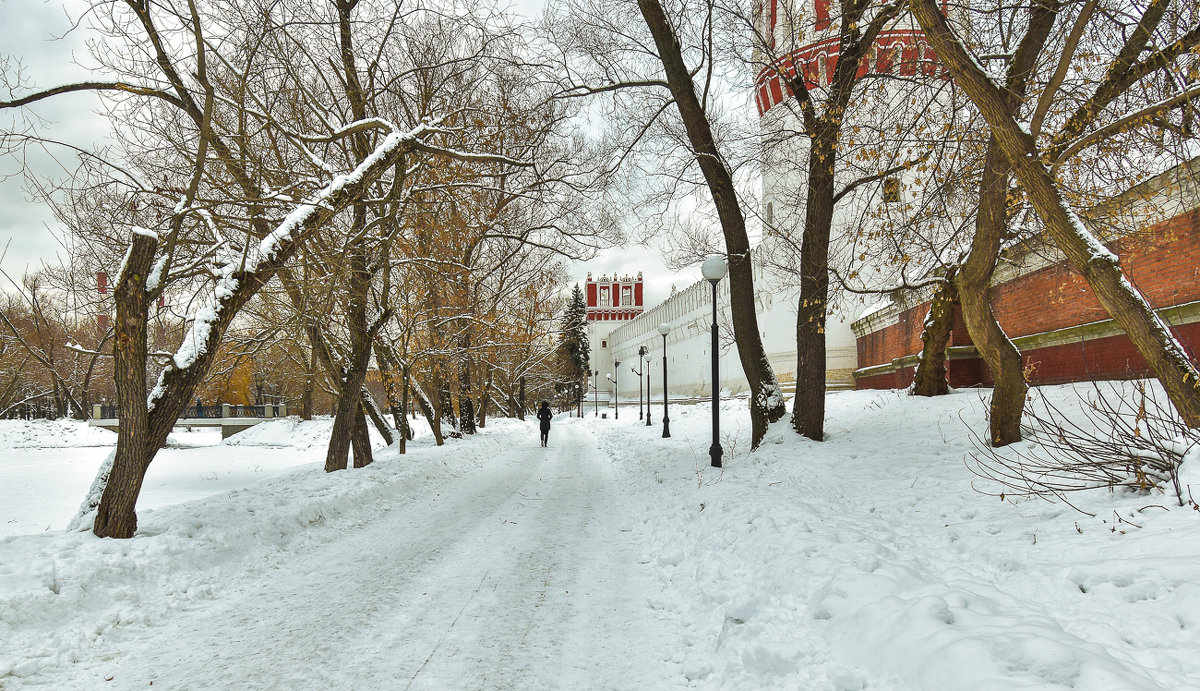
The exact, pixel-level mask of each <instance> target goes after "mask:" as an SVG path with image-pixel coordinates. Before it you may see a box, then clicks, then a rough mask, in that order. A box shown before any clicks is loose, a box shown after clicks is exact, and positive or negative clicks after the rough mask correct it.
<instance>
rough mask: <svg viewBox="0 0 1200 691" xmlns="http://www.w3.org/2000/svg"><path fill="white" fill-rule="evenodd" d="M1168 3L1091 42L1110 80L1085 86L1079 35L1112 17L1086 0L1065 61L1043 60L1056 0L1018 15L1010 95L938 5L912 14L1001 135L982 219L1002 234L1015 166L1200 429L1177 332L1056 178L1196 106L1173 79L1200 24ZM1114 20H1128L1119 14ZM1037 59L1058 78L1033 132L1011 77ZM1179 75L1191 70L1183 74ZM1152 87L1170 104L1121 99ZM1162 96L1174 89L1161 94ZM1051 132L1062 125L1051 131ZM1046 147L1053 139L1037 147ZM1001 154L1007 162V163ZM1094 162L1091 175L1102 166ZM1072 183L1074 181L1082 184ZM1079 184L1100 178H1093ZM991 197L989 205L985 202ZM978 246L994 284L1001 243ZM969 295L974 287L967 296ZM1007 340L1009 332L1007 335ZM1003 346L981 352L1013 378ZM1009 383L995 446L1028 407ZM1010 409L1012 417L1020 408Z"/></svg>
mask: <svg viewBox="0 0 1200 691" xmlns="http://www.w3.org/2000/svg"><path fill="white" fill-rule="evenodd" d="M1169 7H1170V2H1169V0H1153V1H1152V2H1150V3H1149V4H1148V5H1147V7H1146V8H1144V9H1140V10H1139V12H1138V13H1137V14H1136V15H1134V16H1135V20H1134V22H1133V24H1132V26H1131V27H1127V28H1120V27H1119V28H1118V31H1117V32H1116V35H1118V36H1120V37H1121V39H1120V40H1118V41H1113V40H1112V36H1111V35H1108V36H1106V37H1104V38H1102V39H1099V40H1095V42H1094V44H1093V46H1094V47H1095V48H1096V49H1097V51H1100V50H1104V51H1106V52H1100V53H1099V54H1100V55H1104V56H1105V57H1104V58H1103V60H1104V61H1105V62H1102V63H1101V64H1102V65H1103V76H1102V77H1100V78H1099V79H1095V80H1088V81H1085V82H1083V83H1082V84H1072V83H1070V82H1069V81H1068V80H1067V75H1068V73H1069V72H1070V67H1071V65H1072V61H1073V60H1077V59H1081V57H1080V55H1079V54H1078V53H1077V52H1076V51H1077V50H1078V48H1079V45H1080V40H1081V37H1082V36H1083V35H1084V34H1085V32H1086V31H1088V30H1089V27H1090V26H1094V23H1096V22H1098V19H1099V18H1100V17H1101V16H1104V13H1095V10H1096V3H1092V2H1089V3H1085V5H1084V7H1083V11H1082V12H1081V14H1079V15H1077V18H1076V21H1075V23H1074V25H1073V26H1072V28H1071V30H1070V31H1069V33H1067V34H1066V38H1065V48H1064V50H1063V51H1062V52H1061V53H1060V54H1059V56H1058V57H1057V59H1054V58H1053V57H1047V56H1044V55H1042V51H1043V48H1044V46H1045V45H1046V42H1047V40H1046V37H1047V36H1048V35H1049V32H1050V30H1051V28H1052V27H1053V26H1054V23H1055V21H1056V19H1058V18H1059V17H1061V16H1062V12H1061V6H1060V4H1058V3H1054V2H1049V1H1046V2H1034V3H1032V4H1030V5H1028V6H1021V7H1019V8H1013V9H1011V10H1009V12H1014V13H1015V12H1018V11H1022V10H1023V11H1026V12H1028V18H1027V19H1024V18H1023V21H1024V25H1025V26H1026V27H1027V28H1026V31H1025V34H1024V35H1025V39H1023V40H1022V44H1021V47H1020V48H1018V52H1017V54H1016V55H1015V57H1014V59H1013V60H1012V68H1010V70H1009V72H1008V74H1009V83H1008V85H1007V87H1006V90H1002V89H1000V88H998V87H997V86H996V85H995V84H994V83H993V82H992V80H991V79H990V77H989V76H988V75H987V74H986V73H985V72H984V71H983V70H982V69H981V68H980V66H979V62H978V60H976V59H974V58H973V57H971V56H970V55H969V54H968V52H967V49H966V48H965V46H964V44H963V43H962V41H961V40H960V39H959V37H958V36H957V35H956V34H955V32H954V30H953V29H952V28H951V26H950V25H949V24H948V22H947V20H946V18H945V17H944V16H943V15H942V14H941V13H940V11H939V10H938V9H937V7H936V6H935V5H934V4H933V3H929V2H925V1H924V0H914V1H913V3H912V10H913V13H914V15H915V16H916V18H917V20H918V21H919V22H920V23H921V26H922V28H923V29H924V30H925V32H926V34H927V36H928V37H929V40H930V42H931V43H932V44H933V45H934V46H935V48H936V49H937V53H938V55H939V57H940V59H941V60H942V61H943V62H944V64H945V65H946V66H947V67H948V68H949V70H950V72H951V74H952V75H953V76H954V79H955V81H956V82H958V83H959V84H960V85H961V86H962V88H963V90H964V91H965V92H966V93H967V95H968V96H969V97H970V98H971V100H972V101H973V102H974V103H975V105H976V106H977V107H978V109H979V111H980V113H981V114H982V116H983V117H984V119H985V120H986V121H987V123H988V125H989V127H990V129H991V134H992V137H993V138H994V149H993V150H994V153H993V154H991V155H990V156H989V160H988V164H987V167H986V168H985V179H984V186H985V187H984V189H985V190H991V191H990V192H989V196H988V197H987V198H986V199H988V200H991V201H990V202H989V206H988V207H987V208H986V209H984V208H981V212H980V216H981V217H985V216H987V217H988V218H990V219H993V220H986V219H985V221H984V222H985V223H987V224H988V225H989V227H990V228H991V229H994V228H996V227H1001V228H1002V227H1003V223H1004V221H1003V219H1004V217H1005V214H1006V211H1007V209H1006V207H1005V206H1004V203H1003V202H1004V200H1003V199H1002V195H1001V192H1000V190H1004V193H1005V194H1007V185H1006V184H1005V180H1006V179H1007V166H1011V170H1012V172H1013V174H1014V175H1015V176H1016V179H1017V180H1018V181H1019V182H1020V184H1021V187H1022V190H1023V193H1024V194H1025V195H1026V196H1027V198H1028V202H1029V204H1030V205H1031V206H1032V208H1033V209H1034V210H1035V211H1036V213H1037V215H1038V217H1039V218H1040V219H1041V221H1042V223H1043V225H1044V227H1045V231H1046V233H1047V234H1048V236H1049V237H1050V238H1051V239H1052V241H1053V242H1054V244H1055V245H1056V246H1057V247H1058V248H1059V249H1060V250H1061V251H1062V252H1063V253H1064V254H1065V255H1066V257H1067V259H1068V260H1069V261H1070V263H1071V265H1072V266H1073V267H1074V268H1075V269H1076V270H1077V271H1079V272H1080V273H1081V274H1082V275H1083V276H1084V278H1085V279H1086V280H1087V281H1088V283H1089V285H1090V286H1091V288H1092V290H1093V292H1094V293H1095V294H1096V296H1097V298H1098V299H1099V300H1100V302H1101V304H1103V305H1104V307H1105V309H1106V310H1108V311H1109V313H1110V314H1111V315H1112V316H1113V318H1114V319H1115V320H1116V321H1117V323H1119V324H1120V325H1121V326H1122V328H1123V329H1124V330H1125V332H1126V334H1127V335H1128V336H1129V338H1130V339H1131V341H1133V343H1134V345H1135V346H1136V347H1137V348H1138V351H1139V352H1140V353H1141V354H1142V356H1143V358H1144V359H1145V360H1146V362H1147V363H1148V364H1149V366H1150V368H1151V369H1152V371H1154V372H1155V375H1156V376H1157V377H1158V378H1159V380H1160V381H1161V382H1162V383H1163V386H1164V388H1165V389H1166V391H1167V394H1168V396H1169V397H1170V399H1171V401H1172V403H1173V404H1174V405H1175V406H1176V407H1177V409H1178V410H1179V412H1180V414H1181V416H1182V417H1183V419H1184V420H1185V421H1186V422H1187V423H1188V424H1189V425H1191V426H1193V427H1194V426H1197V425H1200V390H1198V387H1200V382H1198V380H1197V377H1198V376H1200V374H1198V373H1197V371H1196V368H1195V366H1194V365H1193V364H1192V363H1191V362H1190V360H1189V359H1188V357H1187V355H1186V354H1185V353H1184V351H1183V349H1182V347H1181V346H1180V345H1179V343H1178V341H1176V340H1175V338H1174V337H1173V336H1172V335H1171V331H1170V328H1169V326H1168V325H1167V324H1165V323H1164V322H1163V321H1162V320H1161V319H1159V318H1158V317H1157V315H1155V314H1154V312H1153V310H1152V309H1151V308H1150V306H1149V304H1148V303H1147V302H1146V301H1145V299H1144V298H1143V297H1142V296H1141V294H1140V293H1139V292H1138V291H1137V290H1136V288H1134V287H1133V286H1132V285H1131V284H1130V283H1129V281H1128V280H1127V279H1126V278H1125V276H1124V274H1123V272H1122V271H1121V269H1120V265H1119V261H1118V258H1117V257H1116V255H1115V254H1113V253H1112V252H1110V251H1109V250H1107V249H1106V248H1105V247H1104V246H1103V245H1102V244H1101V243H1100V242H1099V240H1097V238H1096V237H1095V236H1094V235H1093V234H1092V233H1091V232H1090V231H1089V230H1088V229H1087V228H1086V227H1085V225H1084V223H1083V222H1082V221H1081V219H1080V216H1079V215H1078V214H1077V213H1076V212H1075V210H1074V209H1073V208H1072V207H1071V205H1070V204H1069V203H1068V202H1067V200H1066V198H1065V197H1064V194H1063V183H1062V182H1060V180H1059V179H1056V173H1057V174H1058V175H1059V176H1061V175H1062V170H1061V166H1063V165H1064V164H1065V163H1068V162H1070V161H1071V160H1072V159H1073V158H1075V157H1077V156H1078V155H1079V154H1080V153H1081V152H1083V151H1086V150H1087V149H1088V148H1089V147H1094V146H1095V145H1096V144H1097V143H1099V142H1100V141H1102V140H1103V139H1104V138H1105V137H1113V136H1118V135H1120V134H1122V133H1126V132H1129V131H1131V130H1134V129H1136V128H1137V127H1138V126H1139V125H1141V124H1143V123H1148V122H1149V123H1154V122H1158V123H1160V124H1159V126H1160V127H1161V123H1162V122H1163V119H1164V118H1165V117H1167V116H1168V115H1169V114H1170V113H1172V112H1174V111H1177V110H1181V109H1182V110H1187V109H1190V108H1191V103H1192V102H1193V101H1194V100H1195V99H1196V98H1197V97H1198V96H1200V89H1196V88H1194V87H1191V86H1189V85H1188V84H1187V82H1186V81H1179V80H1175V79H1173V78H1172V77H1171V75H1172V74H1177V73H1180V67H1179V65H1180V63H1186V61H1188V60H1190V59H1192V58H1191V57H1190V55H1189V52H1190V51H1191V50H1192V49H1193V48H1194V46H1195V45H1197V41H1200V23H1197V20H1196V18H1195V17H1190V18H1189V16H1188V15H1187V13H1186V12H1178V11H1176V12H1174V13H1168V12H1167V10H1168V8H1169ZM1110 16H1118V17H1121V16H1125V15H1124V14H1123V13H1116V14H1113V15H1110ZM1168 16H1173V17H1174V25H1173V26H1171V25H1165V24H1163V23H1162V21H1163V19H1164V18H1165V17H1168ZM1118 23H1119V22H1118ZM1105 29H1106V27H1100V28H1098V29H1095V31H1100V32H1105ZM1114 47H1115V50H1114ZM1039 59H1041V60H1045V62H1046V63H1048V64H1049V65H1052V66H1053V70H1052V72H1051V76H1050V77H1049V79H1048V80H1047V82H1046V87H1045V88H1044V89H1043V91H1042V93H1041V95H1040V97H1039V98H1038V100H1037V103H1036V104H1035V107H1034V110H1033V113H1032V115H1031V125H1030V127H1029V128H1026V129H1022V128H1021V126H1019V125H1018V124H1017V117H1018V114H1017V111H1016V109H1017V106H1018V105H1019V104H1020V102H1021V98H1022V95H1023V94H1022V92H1023V88H1018V89H1016V90H1015V91H1014V89H1013V88H1012V87H1013V86H1014V81H1015V82H1016V85H1017V86H1020V83H1021V82H1022V81H1024V80H1025V79H1026V76H1025V75H1026V74H1027V73H1028V71H1029V70H1031V69H1032V68H1033V67H1034V65H1035V64H1036V62H1037V61H1038V60H1039ZM1183 73H1185V74H1186V70H1184V71H1183ZM1159 77H1165V79H1158V78H1159ZM1147 85H1153V86H1156V87H1158V89H1157V93H1158V94H1159V95H1160V96H1165V98H1156V99H1154V100H1153V101H1151V102H1149V103H1147V102H1145V101H1144V100H1143V101H1141V103H1138V99H1137V98H1136V97H1135V98H1133V99H1123V98H1122V96H1124V95H1127V94H1129V93H1130V92H1131V90H1132V89H1134V88H1135V87H1139V86H1140V87H1145V86H1147ZM1068 87H1070V88H1068ZM1154 91H1155V90H1154V89H1151V90H1149V91H1148V92H1147V91H1143V92H1141V93H1139V94H1138V96H1142V97H1143V98H1144V96H1145V95H1146V93H1154ZM1164 91H1166V92H1167V93H1165V94H1164V93H1163V92H1164ZM1063 94H1069V95H1070V96H1071V97H1073V98H1072V100H1071V101H1069V102H1071V103H1072V104H1073V105H1072V106H1071V107H1072V108H1073V110H1067V111H1066V112H1062V111H1061V110H1060V112H1059V113H1055V112H1054V111H1052V105H1051V104H1053V103H1054V102H1055V100H1056V99H1058V98H1059V97H1060V95H1063ZM1059 107H1060V108H1061V105H1060V106H1059ZM1048 115H1049V116H1050V117H1049V118H1048V117H1047V116H1048ZM1053 124H1057V125H1058V127H1057V128H1054V127H1049V126H1048V125H1053ZM1055 129H1057V131H1055ZM1039 139H1040V140H1041V141H1043V142H1045V143H1044V144H1041V143H1039ZM1001 155H1002V156H1003V159H1005V161H1001V160H1000V156H1001ZM1089 163H1090V164H1091V165H1092V166H1093V167H1095V163H1094V161H1092V162H1089ZM1085 165H1087V164H1085ZM1076 177H1077V179H1078V177H1079V176H1076ZM1083 177H1094V176H1088V175H1087V174H1086V173H1085V174H1084V175H1083ZM983 199H984V198H982V197H981V203H982V200H983ZM987 232H989V233H990V232H991V230H990V229H989V230H987ZM978 248H979V254H980V256H981V257H982V258H981V259H980V261H978V262H974V266H973V268H978V269H979V271H978V272H975V273H973V274H972V276H971V278H970V279H968V280H971V281H975V280H976V275H975V274H976V273H986V277H990V272H991V270H992V266H993V265H994V261H995V260H994V257H995V253H997V252H998V250H999V240H998V238H990V237H989V238H988V239H987V240H986V241H983V240H981V241H980V242H979V243H978ZM993 248H994V250H993ZM989 259H990V261H989ZM975 289H976V286H972V287H971V290H972V291H973V290H975ZM966 299H967V291H964V300H966ZM979 311H981V312H982V311H983V310H979ZM977 321H979V322H980V324H979V326H984V327H986V326H988V324H986V323H984V322H989V321H990V322H993V323H994V318H992V319H990V320H989V319H987V318H986V315H983V318H981V319H978V320H977ZM993 331H994V330H993ZM999 335H1000V336H1002V335H1003V334H1002V332H1001V333H1000V334H999ZM972 336H973V338H980V336H982V332H981V334H980V336H977V335H976V333H975V332H974V331H973V332H972ZM980 340H982V339H981V338H980ZM1006 341H1007V339H1003V340H1002V341H1001V340H997V341H994V342H987V341H984V342H983V346H984V348H990V349H993V350H994V351H997V352H998V351H999V350H1004V351H1006V352H1008V353H1009V354H1008V356H1007V357H1006V358H1005V362H1003V363H1002V362H1001V360H999V359H997V361H996V362H995V363H993V362H991V361H989V366H994V367H996V368H1006V369H1004V370H1002V371H1007V372H1008V373H1009V374H1010V375H1011V373H1012V368H1013V366H1014V365H1015V364H1017V362H1019V360H1016V361H1014V358H1013V357H1012V354H1011V353H1012V351H1011V350H1009V349H1006V348H1004V346H1003V343H1004V342H1006ZM977 342H978V341H977ZM985 357H990V356H988V355H985ZM993 371H994V372H995V371H996V370H995V369H994V370H993ZM1008 378H1010V377H1006V380H1007V379H1008ZM1011 378H1012V379H1013V381H1014V385H1013V386H1012V387H1011V388H1013V389H1015V391H1010V392H1007V394H1006V396H1005V398H1006V399H1007V400H1008V401H1009V404H1007V405H1005V404H1002V411H1001V412H1002V413H1003V415H1002V416H1001V419H1000V421H999V423H998V424H999V425H1000V428H997V426H996V424H997V423H994V425H993V443H994V444H998V445H999V444H1004V443H1009V442H1011V441H1013V440H1015V439H1019V438H1020V430H1019V419H1020V412H1019V411H1020V407H1021V406H1020V404H1017V402H1016V399H1017V396H1018V395H1019V397H1020V399H1021V401H1022V402H1023V398H1024V386H1025V384H1024V380H1023V378H1022V379H1021V380H1019V381H1017V379H1016V377H1011ZM998 383H999V379H998ZM998 389H999V387H998ZM1014 405H1015V406H1016V412H1014V411H1013V406H1014ZM996 406H997V401H995V400H993V410H994V411H995V409H996Z"/></svg>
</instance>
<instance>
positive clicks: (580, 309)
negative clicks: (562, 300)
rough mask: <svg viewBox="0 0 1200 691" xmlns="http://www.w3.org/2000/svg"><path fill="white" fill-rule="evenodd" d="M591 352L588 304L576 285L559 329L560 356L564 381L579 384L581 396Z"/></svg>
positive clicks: (578, 390)
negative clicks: (588, 332) (588, 331)
mask: <svg viewBox="0 0 1200 691" xmlns="http://www.w3.org/2000/svg"><path fill="white" fill-rule="evenodd" d="M591 352H592V347H591V344H590V343H588V334H587V304H586V303H585V302H584V301H583V291H582V290H580V289H579V284H578V283H576V284H575V290H574V291H572V293H571V301H570V302H569V303H567V309H566V310H565V311H564V312H563V316H562V322H561V324H560V327H559V341H558V355H559V361H560V366H561V368H562V370H561V371H562V373H563V380H564V381H565V382H569V383H571V384H577V385H578V389H577V390H576V391H577V392H578V393H579V394H582V393H583V390H584V386H586V382H587V378H588V371H589V365H590V363H591Z"/></svg>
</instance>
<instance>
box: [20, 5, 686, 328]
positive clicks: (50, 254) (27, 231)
mask: <svg viewBox="0 0 1200 691" xmlns="http://www.w3.org/2000/svg"><path fill="white" fill-rule="evenodd" d="M540 4H541V0H519V5H520V6H521V7H523V8H532V7H534V6H538V5H540ZM70 6H71V7H78V6H79V3H77V2H72V3H70ZM527 11H528V10H527ZM73 14H74V15H77V14H78V12H73ZM69 27H70V24H69V22H68V19H67V17H66V14H65V13H64V10H63V2H62V1H61V0H0V54H3V55H4V57H15V58H19V59H20V61H21V62H22V63H23V65H24V69H25V72H26V74H27V76H28V78H29V79H30V80H31V83H32V84H33V85H34V86H36V87H38V88H44V87H48V86H51V85H53V84H59V83H64V82H69V81H73V80H78V79H80V78H82V77H83V76H85V75H86V74H87V73H86V72H84V71H83V70H82V69H81V68H80V67H78V66H77V65H75V64H74V63H75V61H76V60H78V61H79V62H83V63H84V64H86V63H87V62H88V59H87V49H86V46H85V44H84V41H85V37H84V35H83V34H82V32H78V31H77V32H74V33H71V34H68V35H67V36H66V37H65V38H62V36H63V35H64V34H66V33H67V30H68V28H69ZM4 95H5V96H7V94H4ZM97 109H98V99H97V98H96V97H95V96H92V95H90V94H74V95H69V96H61V97H58V98H55V99H51V100H49V101H46V102H43V103H42V104H39V105H38V107H37V109H36V113H37V115H38V116H40V117H41V118H42V120H43V121H42V123H41V124H40V125H39V127H40V131H41V133H42V134H43V135H46V136H49V137H53V138H60V139H63V140H65V141H68V142H71V143H74V144H80V145H84V146H88V145H90V144H92V143H103V142H104V141H105V139H106V137H107V131H108V128H107V125H106V123H105V120H104V118H103V117H102V116H101V115H99V114H98V113H97ZM13 122H14V117H13V115H11V114H10V113H8V112H3V111H0V128H4V129H8V128H10V127H11V126H12V124H13ZM55 156H57V157H58V158H60V159H61V161H62V164H59V163H57V162H56V160H55ZM24 163H25V164H27V165H29V167H30V168H32V169H33V170H36V171H38V172H39V174H41V175H49V176H55V177H63V176H64V175H65V171H64V166H66V167H69V166H72V165H73V157H71V156H69V155H65V154H64V153H63V152H62V151H57V152H51V153H47V152H42V151H30V152H28V158H27V159H26V161H25V162H24ZM22 165H23V162H22V161H19V160H16V159H14V158H12V157H7V158H5V157H0V250H4V249H5V247H7V251H6V253H5V255H4V257H3V261H2V262H0V267H2V268H3V269H4V270H5V271H6V272H8V273H9V275H11V276H13V277H14V278H18V277H19V276H20V275H21V274H22V273H24V272H25V271H26V269H36V268H37V267H38V266H39V265H40V264H41V262H42V261H43V260H48V261H53V260H54V257H55V255H56V254H58V253H59V252H60V248H59V245H58V242H57V241H56V240H55V229H56V227H57V225H56V223H55V221H54V219H53V217H52V216H51V215H50V213H49V211H48V210H47V209H46V208H45V207H44V206H42V205H40V204H37V203H34V202H31V201H29V198H28V193H27V190H26V187H25V181H24V180H23V179H22V177H21V175H20V170H21V167H22ZM3 176H8V177H7V179H3ZM589 271H591V272H592V273H593V274H595V275H596V276H599V275H601V274H609V275H612V274H614V273H618V274H629V275H636V274H637V272H638V271H641V272H642V274H643V277H644V279H645V286H646V287H645V291H646V292H645V300H646V306H647V307H652V306H654V305H656V304H658V303H659V302H661V301H662V300H664V299H665V298H666V297H667V296H668V295H669V294H670V290H671V286H672V285H673V284H674V285H677V286H678V287H679V288H680V289H682V288H683V287H685V286H686V285H689V284H690V283H691V282H693V281H696V280H699V279H700V269H699V267H694V268H692V269H689V270H686V271H684V272H681V273H676V272H673V271H671V270H669V269H668V268H667V267H666V265H665V263H664V261H663V258H662V253H661V252H660V251H659V248H657V247H653V246H651V247H642V246H629V247H625V248H617V249H612V250H608V251H606V252H604V253H603V254H602V255H601V256H600V257H598V258H597V259H595V260H592V261H589V262H580V263H574V264H571V266H570V273H571V283H572V284H573V283H575V282H576V281H578V282H580V283H582V282H583V281H584V279H585V278H586V276H587V272H589Z"/></svg>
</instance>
